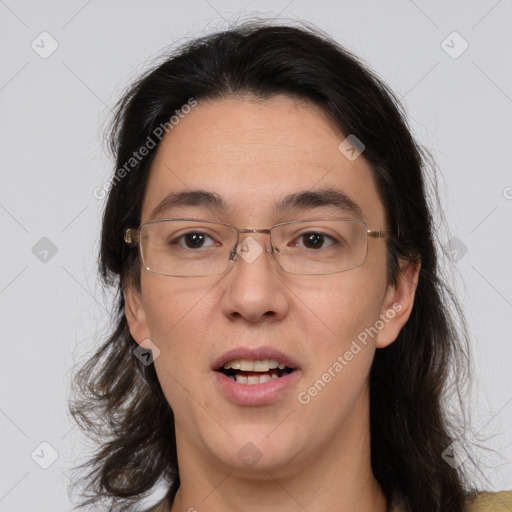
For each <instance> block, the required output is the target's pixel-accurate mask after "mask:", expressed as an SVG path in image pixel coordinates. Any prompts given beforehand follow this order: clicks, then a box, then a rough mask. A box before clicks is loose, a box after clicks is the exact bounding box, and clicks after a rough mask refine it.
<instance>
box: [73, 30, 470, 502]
mask: <svg viewBox="0 0 512 512" xmlns="http://www.w3.org/2000/svg"><path fill="white" fill-rule="evenodd" d="M235 94H236V95H251V96H256V97H258V98H262V99H265V98H269V97H272V96H275V95H278V94H286V95H291V96H294V97H298V98H301V99H304V100H307V101H309V102H313V103H315V104H316V105H318V106H320V107H321V108H322V109H323V110H324V111H325V112H326V113H327V114H328V115H329V116H330V118H331V119H332V120H333V121H334V123H335V124H336V126H338V127H339V129H340V130H341V131H342V132H343V133H344V134H345V135H349V134H354V135H355V136H356V137H357V138H358V139H359V140H361V141H362V142H363V143H364V145H365V150H364V158H366V159H367V161H368V162H369V163H370V164H371V166H372V170H373V172H374V178H375V181H376V183H377V186H378V190H379V193H380V197H381V199H382V201H383V204H384V207H385V209H386V214H387V218H388V223H389V227H390V229H391V230H392V232H393V233H395V236H393V237H391V239H390V240H389V241H388V242H387V251H388V258H387V259H388V262H387V264H388V280H389V282H390V283H391V282H394V281H395V280H396V279H397V276H398V273H399V266H398V262H399V260H400V259H404V260H410V261H418V260H419V261H421V270H420V275H419V282H418V287H417V292H416V298H415V303H414V307H413V310H412V313H411V316H410V319H409V320H408V322H407V323H406V325H405V326H404V327H403V329H402V330H401V332H400V334H399V336H398V338H397V340H396V341H395V342H394V343H392V344H391V345H390V346H389V347H387V348H384V349H378V350H377V352H376V355H375V358H374V361H373V365H372V368H371V372H370V428H371V463H372V469H373V473H374V475H375V478H376V479H377V481H378V482H379V484H380V485H381V487H382V489H383V491H384V493H385V494H386V496H387V498H388V499H391V497H392V496H393V495H400V496H402V497H403V499H404V500H405V503H406V506H407V507H408V508H409V510H411V511H413V512H440V511H443V512H448V511H452V512H460V511H461V510H463V508H464V506H463V503H464V501H465V495H466V493H467V490H468V489H465V486H466V483H465V480H464V475H463V473H462V468H461V467H459V468H452V467H451V466H450V465H449V464H447V463H446V462H445V461H444V460H443V458H442V456H441V454H442V452H443V450H445V449H446V448H447V447H448V446H449V445H450V443H452V441H453V440H454V439H455V438H456V437H457V436H459V435H461V433H460V432H459V431H458V430H457V428H458V427H457V426H456V424H451V423H450V422H449V419H448V417H447V413H446V411H445V408H444V405H443V400H444V399H445V398H446V397H445V395H446V392H447V390H448V389H454V390H455V391H456V392H457V393H458V391H459V390H460V386H461V379H462V378H463V377H464V376H465V375H466V374H467V357H468V344H467V336H466V334H465V333H466V327H465V322H464V319H463V316H462V313H461V312H460V309H459V307H458V305H457V301H456V300H455V299H454V297H453V296H452V294H451V293H450V292H449V291H448V289H447V288H446V286H445V284H444V282H443V280H442V279H441V277H440V271H439V268H438V259H437V254H436V246H435V243H434V227H433V219H432V210H431V208H432V206H431V205H430V204H429V202H432V201H434V200H437V195H436V193H435V190H434V194H433V195H432V197H430V199H429V196H428V190H427V189H428V187H427V184H426V183H425V181H426V176H427V175H428V172H429V166H428V165H427V164H428V161H429V156H428V152H426V151H425V150H424V149H423V148H421V147H420V146H419V145H418V144H417V143H416V141H415V140H414V139H413V137H412V135H411V133H410V130H409V128H408V125H407V122H406V120H405V114H404V112H403V109H402V107H401V106H400V102H399V101H398V99H397V98H396V97H395V96H394V94H393V93H392V92H391V91H390V89H389V88H388V87H387V86H386V85H385V84H384V83H383V82H382V81H381V80H380V79H379V78H378V77H376V76H375V75H374V74H373V73H372V72H371V71H370V70H369V69H368V68H367V67H365V66H364V65H363V64H362V63H361V62H360V61H359V59H358V58H356V57H355V56H354V55H352V54H351V53H350V52H348V51H347V50H346V49H344V48H343V47H341V46H340V45H338V44H337V43H336V42H334V41H333V40H331V39H330V38H329V37H328V36H327V35H325V34H322V33H320V32H319V31H317V30H314V29H311V28H304V27H300V28H296V27H291V26H272V25H270V24H265V23H261V22H252V23H249V24H244V25H241V26H239V27H236V28H233V29H231V30H228V31H225V32H221V33H215V34H213V35H209V36H207V37H203V38H200V39H196V40H193V41H192V42H190V43H188V44H186V45H184V46H182V47H180V48H179V49H178V50H177V51H175V52H173V53H171V54H170V55H166V56H165V57H164V60H163V62H160V63H158V65H156V66H155V67H154V68H153V69H152V70H150V71H149V72H148V73H147V74H145V75H144V76H143V77H141V78H140V79H139V80H138V81H137V82H135V83H134V84H133V85H132V86H131V87H130V88H129V89H128V91H127V92H126V94H125V95H124V97H123V98H122V100H121V101H120V103H119V104H118V107H117V109H116V114H115V118H114V122H113V129H112V134H111V147H112V151H113V153H114V155H115V158H116V170H119V169H122V168H123V166H124V168H125V170H126V163H127V162H128V161H130V158H131V157H132V155H133V152H134V151H137V150H138V149H139V148H141V147H142V146H144V145H145V144H146V143H147V142H146V141H147V140H148V137H150V136H151V135H152V134H154V131H155V129H156V128H157V127H158V126H161V125H162V124H164V123H166V122H168V121H169V118H170V117H171V116H172V115H173V113H174V112H175V111H176V110H179V109H180V108H181V107H182V105H185V104H186V103H187V101H188V100H190V98H194V99H196V100H197V101H198V102H199V103H200V102H201V100H207V99H208V100H212V99H215V98H223V97H226V96H230V95H235ZM157 149H158V144H156V147H155V148H153V149H151V150H150V152H149V154H148V155H147V156H146V157H145V158H143V159H141V160H140V161H137V163H136V164H134V165H133V166H131V167H130V168H129V171H128V172H125V173H123V177H122V179H119V173H118V174H117V175H116V179H115V181H113V182H112V186H111V188H110V190H109V193H108V200H107V203H106V207H105V211H104V216H103V226H102V238H101V252H100V261H99V263H100V273H101V276H102V279H103V282H104V284H105V285H106V286H114V287H115V288H116V290H117V295H116V300H117V307H116V310H115V313H114V315H115V318H114V322H115V328H114V329H113V332H112V333H111V335H110V336H109V337H108V339H107V340H106V342H105V343H104V344H103V345H102V346H101V347H100V348H99V350H98V351H97V352H96V353H95V355H94V356H93V357H92V358H91V359H90V360H89V361H88V362H87V363H86V364H85V366H84V367H83V368H82V369H81V370H80V372H79V373H78V375H77V380H76V388H77V389H76V391H77V393H78V396H77V398H76V401H75V402H74V404H73V406H72V413H73V415H74V416H75V418H76V420H77V421H78V422H79V424H80V425H81V426H82V427H83V428H84V429H85V430H86V431H87V432H88V433H89V434H90V435H91V436H92V437H94V439H97V440H98V441H100V442H101V443H102V444H101V446H100V447H99V449H98V451H97V452H96V453H95V455H94V457H93V458H92V459H91V460H90V461H89V462H88V463H87V465H86V467H88V468H89V469H90V472H89V474H88V476H87V481H88V482H89V495H88V497H87V499H86V500H84V504H88V503H93V502H98V501H102V500H106V501H107V502H109V503H110V504H111V505H113V508H112V509H120V510H127V509H128V508H129V506H130V505H133V504H134V503H135V502H136V501H137V500H139V499H140V498H141V497H142V496H143V495H144V494H146V493H148V492H150V491H151V490H152V489H153V488H154V486H155V485H156V484H157V483H158V482H159V481H161V480H162V479H163V480H164V481H166V482H169V484H170V490H169V494H168V496H169V500H170V502H172V499H173V497H174V495H175V492H176V490H177V488H178V487H179V471H178V466H177V458H176V446H175V435H174V420H173V412H172V410H171V409H170V406H169V404H168V403H167V401H166V399H165V397H164V394H163V392H162V389H161V387H160V384H159V382H158V379H157V375H156V372H155V369H154V367H153V365H149V366H145V365H143V364H142V363H141V362H140V361H139V360H138V359H137V358H136V357H135V356H134V349H135V348H136V347H137V345H136V343H135V341H134V340H133V338H132V336H131V335H130V332H129V329H128V326H127V321H126V318H125V314H124V308H125V303H124V298H123V283H124V282H126V279H134V282H135V283H136V284H137V286H140V282H139V281H138V276H140V274H139V272H140V263H139V258H138V253H137V250H136V249H133V248H130V247H128V246H127V245H126V244H125V243H124V242H123V232H124V230H125V229H126V228H127V227H133V226H138V225H139V224H140V215H141V207H142V202H143V198H144V193H145V188H146V183H147V180H148V176H149V173H150V169H151V164H152V161H153V158H154V156H155V153H156V151H157ZM132 163H133V162H132ZM428 179H431V178H428ZM397 235H398V236H397ZM450 376H452V378H453V379H452V381H453V386H451V387H450V388H449V387H448V379H449V377H450ZM452 381H450V382H452ZM458 396H459V397H460V394H459V395H458Z"/></svg>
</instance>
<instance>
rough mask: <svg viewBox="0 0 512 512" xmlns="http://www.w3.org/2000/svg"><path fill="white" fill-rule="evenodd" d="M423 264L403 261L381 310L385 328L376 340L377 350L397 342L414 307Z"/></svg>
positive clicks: (389, 287) (380, 331)
mask: <svg viewBox="0 0 512 512" xmlns="http://www.w3.org/2000/svg"><path fill="white" fill-rule="evenodd" d="M420 267H421V264H420V263H419V262H411V261H407V262H406V261H403V260H402V261H401V262H400V272H399V274H398V277H397V280H396V283H395V284H393V285H389V286H388V289H387V291H386V296H385V297H384V302H383V304H382V310H381V315H380V317H381V320H382V323H383V324H384V326H383V327H382V329H380V330H379V333H378V335H377V340H376V345H375V346H376V347H377V348H384V347H387V346H388V345H391V343H393V341H395V340H396V338H397V337H398V334H399V333H400V330H401V329H402V327H403V326H404V325H405V323H406V322H407V320H408V319H409V316H410V314H411V311H412V307H413V305H414V297H415V294H416V288H417V286H418V278H419V273H420Z"/></svg>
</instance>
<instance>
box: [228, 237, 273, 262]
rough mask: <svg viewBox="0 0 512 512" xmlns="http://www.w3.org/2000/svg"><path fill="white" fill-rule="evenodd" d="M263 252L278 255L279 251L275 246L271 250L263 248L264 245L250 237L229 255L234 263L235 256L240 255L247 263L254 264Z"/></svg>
mask: <svg viewBox="0 0 512 512" xmlns="http://www.w3.org/2000/svg"><path fill="white" fill-rule="evenodd" d="M263 252H267V253H269V254H274V253H278V252H279V250H278V249H276V248H275V247H274V246H272V245H271V246H270V249H268V248H264V247H262V245H261V244H260V243H259V242H258V241H257V240H255V239H254V238H253V237H252V236H248V237H246V238H244V240H242V242H240V243H239V244H238V245H237V246H236V247H234V248H233V249H232V250H231V251H230V253H229V258H228V259H229V261H234V259H235V256H236V255H237V254H238V255H239V256H240V257H241V258H242V259H243V260H244V261H245V262H246V263H252V262H253V261H255V260H256V259H257V258H258V257H259V256H260V255H261V254H262V253H263Z"/></svg>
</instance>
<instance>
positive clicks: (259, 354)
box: [212, 346, 299, 370]
mask: <svg viewBox="0 0 512 512" xmlns="http://www.w3.org/2000/svg"><path fill="white" fill-rule="evenodd" d="M235 359H250V360H253V361H256V360H261V359H274V360H276V361H279V362H280V363H284V364H285V365H286V366H287V367H288V368H291V369H293V370H295V369H298V368H299V364H298V363H297V362H296V361H295V360H294V359H292V358H291V357H290V356H288V355H286V354H285V353H284V352H281V351H280V350H277V349H275V348H273V347H268V346H267V347H258V348H251V347H237V348H233V349H231V350H228V351H227V352H224V354H222V355H221V356H219V357H218V358H217V359H216V360H215V361H214V363H213V365H212V370H218V369H219V368H221V367H222V366H224V364H225V363H227V362H228V361H233V360H235Z"/></svg>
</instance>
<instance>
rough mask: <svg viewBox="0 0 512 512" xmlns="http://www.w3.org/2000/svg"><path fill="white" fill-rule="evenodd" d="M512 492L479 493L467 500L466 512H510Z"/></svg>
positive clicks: (511, 508)
mask: <svg viewBox="0 0 512 512" xmlns="http://www.w3.org/2000/svg"><path fill="white" fill-rule="evenodd" d="M511 510H512V491H500V492H481V493H479V494H478V495H476V496H474V497H472V498H469V499H468V512H510V511H511Z"/></svg>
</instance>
